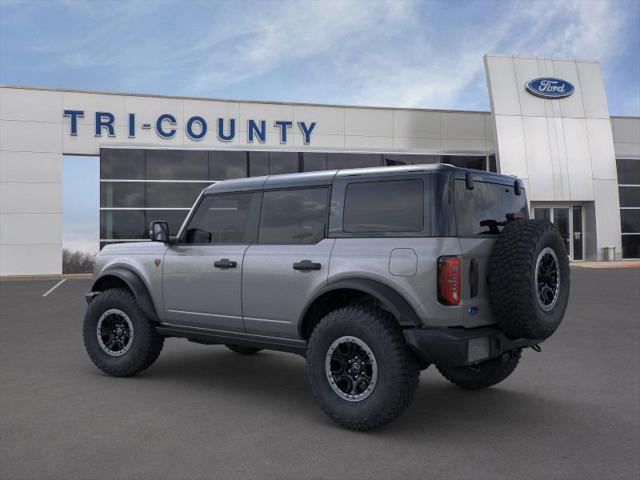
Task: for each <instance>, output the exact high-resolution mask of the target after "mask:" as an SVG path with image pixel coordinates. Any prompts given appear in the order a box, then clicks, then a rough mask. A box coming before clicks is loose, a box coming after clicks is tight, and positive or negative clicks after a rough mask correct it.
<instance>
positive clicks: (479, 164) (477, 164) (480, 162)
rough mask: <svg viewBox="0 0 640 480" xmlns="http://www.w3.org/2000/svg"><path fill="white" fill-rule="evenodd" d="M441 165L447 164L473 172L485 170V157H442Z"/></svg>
mask: <svg viewBox="0 0 640 480" xmlns="http://www.w3.org/2000/svg"><path fill="white" fill-rule="evenodd" d="M442 163H448V164H449V165H453V166H455V167H460V168H473V169H475V170H486V169H487V167H486V163H487V157H485V156H484V155H483V156H477V155H473V156H463V155H442Z"/></svg>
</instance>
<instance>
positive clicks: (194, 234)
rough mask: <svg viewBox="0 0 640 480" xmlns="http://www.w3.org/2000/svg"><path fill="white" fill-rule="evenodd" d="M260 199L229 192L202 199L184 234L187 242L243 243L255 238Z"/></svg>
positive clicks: (253, 194) (245, 194)
mask: <svg viewBox="0 0 640 480" xmlns="http://www.w3.org/2000/svg"><path fill="white" fill-rule="evenodd" d="M259 203H260V197H259V194H256V193H231V194H225V195H210V196H207V197H204V198H203V199H202V201H201V202H200V204H199V205H198V207H197V209H196V211H195V213H194V215H193V218H191V220H190V221H189V225H188V227H187V230H186V234H185V242H186V243H200V244H202V243H208V244H246V243H251V242H252V241H254V239H255V224H256V223H257V216H258V210H259Z"/></svg>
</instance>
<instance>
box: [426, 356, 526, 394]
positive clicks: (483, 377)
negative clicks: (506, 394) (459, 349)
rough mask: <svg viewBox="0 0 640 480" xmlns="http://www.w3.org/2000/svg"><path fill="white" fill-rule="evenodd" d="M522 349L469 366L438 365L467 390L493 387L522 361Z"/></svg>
mask: <svg viewBox="0 0 640 480" xmlns="http://www.w3.org/2000/svg"><path fill="white" fill-rule="evenodd" d="M521 353H522V351H521V350H520V349H517V350H512V351H511V352H507V353H504V354H502V355H501V356H500V357H498V358H492V359H491V360H486V361H484V362H482V363H479V364H478V365H470V366H468V367H443V366H437V368H438V371H439V372H440V373H441V374H442V376H443V377H444V378H446V379H447V380H449V381H450V382H451V383H453V384H454V385H457V386H458V387H460V388H464V389H465V390H479V389H482V388H487V387H491V386H492V385H495V384H497V383H500V382H501V381H503V380H505V379H506V378H507V377H508V376H509V375H511V374H512V373H513V371H514V370H515V369H516V367H517V366H518V363H519V362H520V355H521Z"/></svg>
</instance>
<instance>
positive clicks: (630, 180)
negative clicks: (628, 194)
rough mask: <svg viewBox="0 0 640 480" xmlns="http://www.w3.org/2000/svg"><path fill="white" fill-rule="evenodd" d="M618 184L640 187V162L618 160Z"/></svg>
mask: <svg viewBox="0 0 640 480" xmlns="http://www.w3.org/2000/svg"><path fill="white" fill-rule="evenodd" d="M616 164H617V166H618V183H620V184H623V185H624V184H628V185H640V160H628V159H621V158H618V159H617V160H616Z"/></svg>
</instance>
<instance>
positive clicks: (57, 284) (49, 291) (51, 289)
mask: <svg viewBox="0 0 640 480" xmlns="http://www.w3.org/2000/svg"><path fill="white" fill-rule="evenodd" d="M66 281H67V279H66V278H63V279H62V280H60V281H59V282H58V283H56V284H55V285H54V286H53V287H51V288H50V289H49V290H47V291H46V292H44V293H43V294H42V296H43V297H46V296H47V295H49V294H50V293H51V292H53V291H54V290H55V289H56V288H58V287H59V286H60V285H62V284H63V283H64V282H66Z"/></svg>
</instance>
